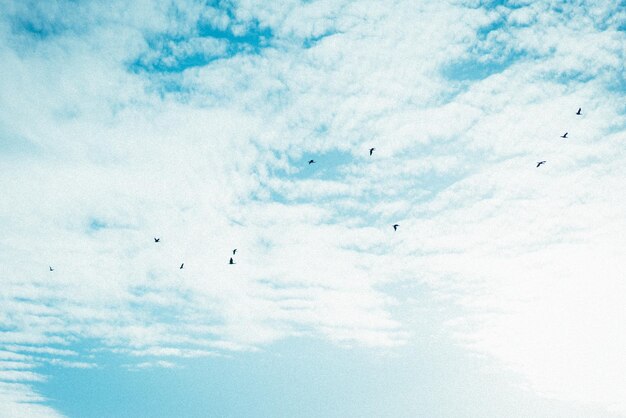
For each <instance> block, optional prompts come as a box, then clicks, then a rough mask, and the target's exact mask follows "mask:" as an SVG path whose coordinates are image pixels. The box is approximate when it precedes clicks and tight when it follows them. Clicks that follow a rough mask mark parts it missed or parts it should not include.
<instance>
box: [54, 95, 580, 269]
mask: <svg viewBox="0 0 626 418" xmlns="http://www.w3.org/2000/svg"><path fill="white" fill-rule="evenodd" d="M576 114H577V115H578V116H581V115H582V108H580V107H579V108H578V111H577V112H576ZM568 133H569V132H565V133H564V134H563V135H561V138H563V139H567V134H568ZM374 150H376V148H370V157H371V156H372V154H373V153H374ZM315 163H316V161H315V160H309V165H311V164H315ZM545 163H546V161H538V162H537V168H539V167H540V166H541V165H543V164H545ZM399 226H400V225H399V224H393V230H394V231H397V230H398V227H399ZM160 241H161V238H156V237H155V238H154V242H155V243H159V242H160ZM236 253H237V249H236V248H235V249H234V250H233V255H235V254H236ZM228 264H237V263H235V260H234V259H233V257H230V261H229V262H228ZM48 267H49V268H50V271H54V269H53V268H52V266H48ZM184 267H185V263H181V264H180V267H179V269H180V270H182V269H183V268H184Z"/></svg>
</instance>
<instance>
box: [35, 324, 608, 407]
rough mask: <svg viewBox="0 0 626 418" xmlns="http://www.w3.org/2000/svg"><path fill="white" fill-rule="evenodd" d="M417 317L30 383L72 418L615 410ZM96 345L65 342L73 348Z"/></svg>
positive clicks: (116, 363)
mask: <svg viewBox="0 0 626 418" xmlns="http://www.w3.org/2000/svg"><path fill="white" fill-rule="evenodd" d="M429 319H432V318H420V320H421V321H422V322H423V323H424V324H423V326H422V327H421V328H422V330H423V332H424V334H423V335H421V336H418V337H417V338H415V340H414V341H412V343H411V344H410V346H406V347H403V348H399V349H395V350H393V352H388V353H386V354H382V353H381V352H380V351H377V350H372V349H369V348H339V347H336V346H333V345H331V344H328V343H325V342H322V341H319V340H317V339H307V338H298V339H295V338H292V339H288V340H284V341H281V342H279V343H275V344H272V345H270V346H268V347H264V350H263V351H260V352H255V353H235V354H234V355H233V356H232V357H211V358H199V359H182V360H180V359H179V360H175V362H176V363H177V364H178V368H174V369H163V368H154V369H144V370H137V371H131V370H127V369H125V368H123V367H121V365H122V364H127V363H129V362H131V361H134V362H142V361H153V360H155V359H154V358H144V357H135V358H129V357H125V356H121V355H115V354H111V353H106V352H98V353H96V358H95V359H94V360H95V361H97V362H98V364H100V365H101V367H100V368H97V369H71V368H62V367H58V366H53V365H47V366H45V367H44V368H43V370H42V371H43V372H44V373H46V374H48V375H50V378H49V380H48V381H47V382H43V383H37V384H36V385H35V386H36V388H37V389H38V390H39V391H41V393H42V394H43V395H44V396H46V397H48V399H49V401H48V402H47V403H48V404H49V405H50V406H52V407H54V408H57V409H58V410H59V411H61V412H62V413H64V414H66V415H67V416H68V417H70V418H79V417H80V418H105V417H111V418H113V417H115V418H119V417H133V418H166V417H167V418H171V417H185V418H196V417H197V418H200V417H202V418H206V417H303V418H306V417H311V418H313V417H315V418H317V417H342V418H347V417H359V418H361V417H380V418H384V417H389V418H402V417H407V418H408V417H412V418H413V417H428V418H457V417H458V418H501V417H505V416H527V417H533V418H554V417H568V418H588V417H589V416H594V417H612V415H610V414H608V413H607V414H604V413H601V411H595V410H591V409H584V408H582V409H576V408H574V407H572V406H568V405H565V404H562V403H559V402H555V401H549V400H545V399H541V398H538V397H536V396H534V395H532V394H531V393H530V392H525V391H522V390H520V389H517V388H516V387H515V386H514V384H513V382H512V381H511V380H507V379H506V378H505V377H504V376H502V375H495V374H494V373H493V372H491V373H488V374H486V373H485V372H484V371H482V370H484V367H485V366H487V365H488V364H487V363H486V360H484V359H481V358H478V357H475V356H470V355H468V354H467V353H466V352H465V351H464V350H460V349H458V348H457V347H455V346H454V344H452V343H451V342H450V341H448V340H445V339H444V338H442V337H441V336H440V335H438V334H437V332H436V329H435V326H434V325H433V324H429V322H428V320H429ZM93 347H98V344H97V343H85V345H80V346H76V347H70V348H72V349H75V350H77V351H80V352H86V351H88V349H89V348H93Z"/></svg>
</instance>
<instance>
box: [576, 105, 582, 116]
mask: <svg viewBox="0 0 626 418" xmlns="http://www.w3.org/2000/svg"><path fill="white" fill-rule="evenodd" d="M581 111H582V109H581V108H580V107H579V108H578V112H576V114H577V115H582V113H580V112H581Z"/></svg>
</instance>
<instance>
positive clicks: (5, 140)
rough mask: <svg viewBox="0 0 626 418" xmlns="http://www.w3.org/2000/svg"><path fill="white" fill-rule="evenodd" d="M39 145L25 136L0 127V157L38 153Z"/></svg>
mask: <svg viewBox="0 0 626 418" xmlns="http://www.w3.org/2000/svg"><path fill="white" fill-rule="evenodd" d="M39 151H40V149H39V147H38V146H37V145H35V144H34V143H32V142H31V141H29V140H27V139H26V138H23V137H20V136H15V135H13V134H11V133H9V132H6V131H3V130H1V129H0V159H2V158H8V157H10V158H15V157H23V156H27V155H36V154H39Z"/></svg>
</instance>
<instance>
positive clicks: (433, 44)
mask: <svg viewBox="0 0 626 418" xmlns="http://www.w3.org/2000/svg"><path fill="white" fill-rule="evenodd" d="M474 3H475V2H448V3H445V2H436V3H432V2H423V3H419V2H418V3H416V2H403V1H398V2H395V3H394V4H393V5H391V4H389V5H387V4H386V5H385V6H384V7H383V6H382V5H380V4H378V3H376V2H368V1H362V2H324V1H317V2H309V3H305V4H300V3H299V2H282V3H281V5H280V6H277V5H268V4H265V2H254V1H241V2H239V3H236V2H234V3H232V4H231V5H230V6H228V7H227V8H222V9H219V8H214V7H210V6H206V5H203V4H200V3H196V2H193V1H188V2H175V4H174V3H170V2H167V1H162V2H158V1H155V2H147V1H146V2H134V3H133V4H132V5H126V4H124V3H123V2H119V3H115V4H112V5H107V7H102V6H100V5H98V4H97V3H93V2H84V3H80V4H78V5H73V3H72V6H71V7H70V5H69V4H67V3H65V2H63V1H59V2H56V3H46V4H41V3H40V2H33V3H32V4H28V3H27V2H14V3H10V4H9V5H8V13H6V16H5V17H4V18H2V20H1V21H0V30H1V36H2V39H3V42H2V46H1V47H0V62H2V63H3V64H2V66H1V67H0V71H1V76H0V91H2V94H1V95H0V102H1V106H2V108H3V109H4V110H3V112H2V114H1V115H0V139H1V142H0V161H1V164H0V170H1V171H2V176H1V177H0V187H1V188H2V190H3V194H4V196H5V198H3V199H2V200H0V226H2V230H3V231H4V232H3V234H2V237H1V238H0V249H1V251H0V266H1V268H2V270H1V271H0V274H1V277H0V279H1V280H2V283H3V285H2V288H1V289H0V299H1V300H2V303H1V304H0V344H1V345H3V346H4V349H3V350H4V351H2V352H0V384H2V385H3V386H2V389H1V391H0V393H1V395H0V396H2V397H5V398H6V399H7V401H6V402H0V403H2V404H4V405H9V406H8V407H5V408H9V409H8V411H10V412H11V413H12V414H13V415H12V416H20V415H19V414H22V415H24V416H56V415H54V412H53V411H51V410H48V409H46V408H45V407H44V406H41V404H40V401H42V399H41V398H40V397H39V395H37V394H36V393H34V392H33V391H32V389H31V388H30V387H29V386H28V385H29V382H33V381H37V380H41V379H45V376H42V375H40V374H38V372H37V371H36V370H37V367H38V365H40V364H42V363H50V364H56V365H58V366H64V367H68V366H69V367H96V366H97V365H96V364H94V363H93V362H92V361H91V360H90V359H89V358H88V357H87V356H88V354H89V353H74V352H71V351H70V350H68V349H67V346H68V345H71V344H74V343H77V342H80V341H83V340H90V341H97V342H98V345H99V346H100V347H101V348H103V349H106V350H112V351H114V352H118V353H125V354H127V355H128V356H131V357H133V358H136V360H137V361H136V363H133V364H134V365H132V364H130V363H129V366H128V367H129V368H131V369H133V368H134V369H142V368H146V367H174V366H175V363H174V362H173V361H175V358H176V357H192V356H215V355H225V354H232V353H236V352H237V351H239V350H255V349H257V348H259V347H262V346H263V345H265V344H267V343H270V342H273V341H276V340H279V339H283V338H286V337H289V336H305V335H306V336H314V337H317V338H323V339H328V340H331V341H334V342H336V343H337V344H339V345H342V346H343V345H345V346H350V345H354V344H359V345H366V346H372V347H373V348H380V347H394V346H397V345H402V344H407V343H410V341H411V338H412V337H413V336H415V335H419V332H420V330H419V329H411V328H410V327H409V326H408V324H407V323H404V322H403V321H402V320H401V319H400V318H399V317H398V315H396V307H397V305H398V303H400V302H399V301H398V300H397V299H396V298H395V297H393V295H392V294H391V293H390V292H388V291H386V289H387V287H388V286H389V285H392V284H394V283H402V282H407V281H408V282H419V283H425V284H427V285H428V286H430V287H431V288H432V290H433V292H434V294H436V295H437V297H439V298H440V299H441V303H444V304H446V305H450V306H454V307H455V309H456V311H457V314H456V315H455V317H454V318H453V319H451V320H450V321H449V323H448V324H447V326H448V329H449V331H450V332H451V333H453V334H454V335H455V336H456V337H457V338H458V341H459V343H460V344H462V345H464V346H466V347H468V348H469V349H472V350H476V351H478V352H481V353H485V354H488V355H489V356H491V357H492V358H494V359H496V360H497V361H499V362H500V363H501V364H502V365H503V367H506V368H509V369H511V370H513V371H514V372H516V373H519V374H520V375H521V376H522V377H523V378H524V379H525V381H526V382H527V383H528V385H529V387H530V388H531V389H532V390H535V391H537V392H539V393H542V394H544V395H546V396H549V397H554V398H557V399H562V400H565V401H571V402H579V401H581V402H588V403H594V404H598V405H600V406H602V407H605V408H609V409H612V410H614V411H617V412H622V413H626V404H625V403H624V401H623V399H622V398H623V396H621V394H623V393H624V390H625V388H624V385H623V383H622V381H621V380H622V379H621V377H622V376H623V375H625V374H626V362H625V361H624V358H623V355H622V353H623V352H624V351H625V350H626V338H625V337H624V335H623V332H622V330H621V325H622V324H623V323H624V320H625V319H626V312H625V310H624V306H626V304H625V303H624V302H625V301H624V295H625V294H626V292H625V290H626V289H625V288H624V284H623V280H622V278H623V274H621V272H622V271H623V270H624V267H625V266H624V260H623V256H622V254H624V253H626V240H625V239H624V236H626V221H624V219H623V213H625V210H626V199H625V198H624V196H623V193H619V190H621V189H623V185H624V184H625V183H624V182H625V180H626V171H625V169H624V167H626V164H624V163H625V161H624V160H625V158H626V156H625V154H624V151H623V150H624V140H625V139H626V136H625V135H626V134H625V133H624V127H625V123H626V119H625V117H624V111H625V109H624V105H623V102H624V100H623V96H624V90H625V87H626V83H625V82H624V77H623V74H624V67H623V65H624V64H623V63H624V58H625V55H626V54H625V46H624V45H626V43H625V42H624V40H625V39H624V38H625V35H624V31H623V21H624V17H625V16H624V11H623V10H620V9H619V8H618V7H616V6H613V5H611V3H610V2H605V3H604V4H603V5H600V6H598V5H597V4H596V5H591V4H587V3H584V2H583V3H581V4H577V5H562V6H559V7H556V6H551V5H550V4H548V3H547V2H532V3H530V4H523V3H522V2H518V3H517V4H516V5H511V6H504V5H500V6H492V7H483V6H480V5H479V4H478V3H476V4H474ZM620 25H621V26H620ZM578 107H582V108H583V112H582V113H583V114H582V115H581V116H577V115H575V112H576V110H577V109H578ZM566 131H567V132H569V137H568V139H567V140H564V139H562V138H560V135H561V134H563V133H564V132H566ZM370 147H376V151H375V153H374V155H373V156H372V157H369V155H368V150H369V148H370ZM309 158H314V159H315V160H316V161H317V164H316V165H311V166H309V165H308V164H306V161H308V159H309ZM540 160H546V161H547V163H546V164H545V165H544V166H542V167H540V168H536V167H535V163H536V162H537V161H540ZM393 223H398V224H400V228H399V230H398V232H397V233H394V232H393V230H392V228H391V225H392V224H393ZM156 236H158V237H161V242H160V243H158V244H155V243H154V242H153V240H152V239H153V237H156ZM233 248H238V252H237V256H236V261H237V265H236V266H229V265H228V264H227V262H228V258H229V257H230V254H231V250H232V249H233ZM182 262H184V263H185V268H184V269H183V270H179V269H178V266H179V265H180V263H182ZM48 266H52V267H53V268H54V269H55V270H54V271H53V272H49V271H48ZM64 347H65V348H64ZM64 350H65V351H64ZM68 351H69V352H68ZM1 353H5V354H1ZM1 356H4V357H1ZM70 359H71V361H70ZM11 408H13V409H11ZM23 408H26V409H24V411H25V412H21V411H22V409H23ZM37 414H39V415H37Z"/></svg>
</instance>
